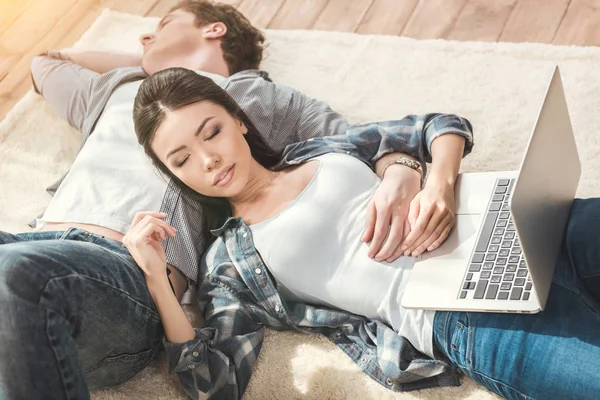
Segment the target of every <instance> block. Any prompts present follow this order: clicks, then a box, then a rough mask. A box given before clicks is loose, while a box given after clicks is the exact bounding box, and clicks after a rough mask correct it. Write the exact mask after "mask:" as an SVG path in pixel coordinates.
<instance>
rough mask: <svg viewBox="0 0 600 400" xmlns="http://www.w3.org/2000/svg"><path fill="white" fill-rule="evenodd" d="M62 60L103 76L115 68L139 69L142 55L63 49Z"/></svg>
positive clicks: (61, 52)
mask: <svg viewBox="0 0 600 400" xmlns="http://www.w3.org/2000/svg"><path fill="white" fill-rule="evenodd" d="M60 54H61V55H62V57H63V58H65V59H67V60H69V61H71V62H72V63H74V64H77V65H79V66H81V67H83V68H86V69H89V70H91V71H94V72H97V73H99V74H103V73H105V72H109V71H112V70H114V69H117V68H127V67H140V66H141V65H142V55H141V54H135V53H122V52H115V51H95V50H76V49H64V50H61V51H60Z"/></svg>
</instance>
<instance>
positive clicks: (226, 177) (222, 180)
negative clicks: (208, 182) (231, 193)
mask: <svg viewBox="0 0 600 400" xmlns="http://www.w3.org/2000/svg"><path fill="white" fill-rule="evenodd" d="M234 167H235V166H233V165H232V166H231V167H229V168H227V169H226V170H225V171H223V172H221V173H220V174H219V175H217V176H216V177H215V182H214V185H215V186H225V185H227V184H228V183H229V182H230V181H231V178H233V173H234Z"/></svg>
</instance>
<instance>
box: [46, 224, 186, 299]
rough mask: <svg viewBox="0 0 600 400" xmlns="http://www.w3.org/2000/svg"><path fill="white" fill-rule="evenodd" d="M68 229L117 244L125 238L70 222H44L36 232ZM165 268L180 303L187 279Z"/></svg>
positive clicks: (111, 232) (115, 232)
mask: <svg viewBox="0 0 600 400" xmlns="http://www.w3.org/2000/svg"><path fill="white" fill-rule="evenodd" d="M69 228H76V229H83V230H85V231H88V232H91V233H93V234H96V235H99V236H104V237H105V238H107V239H112V240H116V241H117V242H121V243H123V236H125V235H124V234H122V233H121V232H117V231H115V230H112V229H109V228H105V227H103V226H99V225H92V224H79V223H71V222H44V225H43V226H42V227H41V228H40V229H37V231H66V230H67V229H69ZM167 268H168V269H169V270H170V271H171V274H170V275H169V280H170V281H171V284H172V285H173V289H174V290H175V296H176V297H177V300H179V301H181V298H182V297H183V294H184V293H185V291H186V290H187V279H186V278H185V276H184V275H183V273H182V272H181V271H179V270H178V269H177V268H175V267H173V266H172V265H168V264H167Z"/></svg>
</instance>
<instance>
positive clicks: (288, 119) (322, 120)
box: [224, 71, 349, 151]
mask: <svg viewBox="0 0 600 400" xmlns="http://www.w3.org/2000/svg"><path fill="white" fill-rule="evenodd" d="M224 89H225V90H226V91H227V93H229V95H230V96H232V97H233V98H234V99H235V100H236V101H237V103H238V104H239V105H240V107H241V108H242V110H244V112H245V113H246V115H248V117H249V118H250V120H251V121H252V123H253V124H254V125H255V126H256V128H257V129H258V131H259V133H260V134H261V136H262V137H263V138H264V139H265V141H266V142H267V143H268V144H269V146H271V147H272V148H273V149H274V150H275V151H282V150H283V149H284V148H285V147H286V146H287V145H289V144H292V143H296V142H301V141H304V140H308V139H310V138H313V137H318V136H331V135H338V134H343V133H346V131H347V130H348V126H349V125H348V121H346V119H345V118H344V117H343V116H342V115H340V114H339V113H337V112H335V111H334V110H332V109H331V107H330V106H329V105H328V104H327V103H325V102H323V101H319V100H316V99H313V98H311V97H308V96H306V95H304V94H303V93H301V92H299V91H297V90H295V89H292V88H289V87H287V86H283V85H277V84H275V83H273V82H272V81H270V80H269V78H268V75H267V74H266V73H264V72H260V73H258V72H253V71H252V72H242V73H239V74H236V75H234V76H232V77H231V78H230V79H228V80H227V83H226V84H225V85H224Z"/></svg>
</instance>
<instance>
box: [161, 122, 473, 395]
mask: <svg viewBox="0 0 600 400" xmlns="http://www.w3.org/2000/svg"><path fill="white" fill-rule="evenodd" d="M447 133H454V134H458V135H461V136H463V137H465V138H466V145H465V150H464V154H463V155H466V154H468V153H469V152H470V151H471V148H472V146H473V136H472V131H471V125H470V124H469V122H468V121H466V120H464V119H462V118H460V117H456V116H453V115H444V114H428V115H424V116H408V117H406V118H404V119H402V120H400V121H394V122H388V123H379V124H367V125H362V126H355V127H353V128H352V129H350V130H349V131H348V133H347V134H346V135H336V136H329V137H318V138H314V139H309V140H307V141H304V142H300V143H297V144H294V145H290V146H288V147H286V149H285V151H284V157H283V160H282V162H281V163H280V164H279V165H278V166H277V167H276V169H283V168H286V167H288V166H291V165H295V164H300V163H302V162H304V161H307V160H309V159H312V158H314V157H317V156H320V155H323V154H326V153H331V152H335V153H346V154H349V155H351V156H353V157H356V158H358V159H359V160H361V161H363V162H364V163H366V164H367V165H369V166H370V167H371V168H374V165H375V162H376V161H377V160H378V159H380V158H381V157H382V156H384V155H385V154H388V153H391V152H393V151H402V152H405V153H408V154H411V155H413V156H415V157H417V158H418V159H419V160H420V162H421V164H422V165H423V167H425V164H424V163H425V161H430V160H431V157H430V151H429V149H430V145H431V142H432V141H433V140H434V139H435V138H436V137H438V136H439V135H443V134H447ZM213 234H214V235H215V236H217V239H216V241H215V242H214V243H213V244H212V246H211V247H210V248H209V250H208V252H207V253H206V256H205V257H204V259H203V262H202V264H201V268H200V276H199V278H200V283H199V288H198V298H199V302H200V307H201V309H202V310H203V312H204V316H205V327H204V328H202V329H196V337H195V339H194V340H191V341H189V342H187V343H169V342H165V346H166V349H167V353H168V356H169V368H170V370H171V371H172V372H176V373H177V374H178V375H179V378H180V381H181V383H182V385H183V387H184V390H185V391H186V392H187V393H188V395H189V396H190V397H192V398H194V399H196V398H206V397H208V398H214V399H217V398H218V399H225V398H226V399H232V398H241V397H242V395H243V393H244V390H245V389H246V386H247V385H248V381H249V380H250V376H251V374H252V369H253V366H254V363H255V362H256V359H257V357H258V354H259V352H260V349H261V346H262V342H263V337H264V329H265V328H264V327H265V326H269V327H272V328H275V329H279V330H297V331H302V332H309V333H319V334H322V335H325V336H326V337H327V338H329V339H330V340H331V341H332V342H333V343H335V344H336V345H337V346H338V347H339V348H340V349H341V350H342V351H344V352H345V353H346V354H347V355H348V356H350V358H352V360H353V361H354V362H355V363H356V364H357V365H358V366H359V367H360V368H361V369H362V370H363V371H364V372H365V373H366V374H367V375H369V376H370V377H371V378H373V379H375V380H376V381H377V382H379V383H380V384H381V385H383V386H385V387H388V388H390V389H392V390H395V391H403V390H415V389H421V388H426V387H433V386H448V385H454V386H457V385H458V384H459V381H458V377H457V375H456V372H455V371H453V370H452V369H451V367H449V365H448V364H447V363H445V362H443V361H438V360H432V359H429V358H427V357H426V356H424V355H423V354H421V353H419V352H417V350H415V348H414V347H413V346H412V345H411V344H410V343H409V342H408V341H407V340H406V339H404V338H403V337H401V336H399V335H398V334H397V333H396V332H394V331H393V330H392V329H391V328H390V327H388V326H387V325H386V324H384V323H382V322H380V321H375V320H369V319H366V318H365V317H361V316H358V315H354V314H350V313H348V312H345V311H340V310H333V309H328V308H324V307H315V306H311V305H308V304H300V303H292V302H286V301H285V300H284V299H282V298H281V297H280V295H279V293H278V290H277V283H276V281H275V280H274V279H273V277H272V276H271V275H270V273H269V270H268V267H267V266H266V265H265V264H264V263H263V262H262V260H261V257H260V255H259V254H258V252H257V250H256V248H255V247H254V243H253V240H252V233H251V231H250V229H249V228H248V226H246V225H245V224H244V223H243V221H242V219H241V218H239V217H238V218H233V217H232V218H229V219H228V220H227V221H226V222H225V224H224V225H223V226H222V227H221V228H219V229H217V230H214V231H213Z"/></svg>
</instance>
